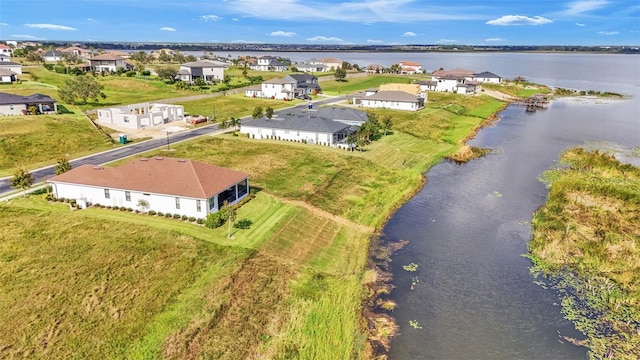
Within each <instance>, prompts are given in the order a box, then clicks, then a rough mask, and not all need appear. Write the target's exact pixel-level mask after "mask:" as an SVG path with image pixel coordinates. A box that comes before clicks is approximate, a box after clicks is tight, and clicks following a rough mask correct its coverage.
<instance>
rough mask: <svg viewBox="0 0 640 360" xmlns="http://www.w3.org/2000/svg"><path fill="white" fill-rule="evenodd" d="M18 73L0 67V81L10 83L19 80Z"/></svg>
mask: <svg viewBox="0 0 640 360" xmlns="http://www.w3.org/2000/svg"><path fill="white" fill-rule="evenodd" d="M16 75H17V74H16V73H14V72H13V71H11V70H8V69H4V68H1V67H0V83H2V84H9V83H12V82H14V81H17V80H18V77H17V76H16Z"/></svg>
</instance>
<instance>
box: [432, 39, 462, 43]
mask: <svg viewBox="0 0 640 360" xmlns="http://www.w3.org/2000/svg"><path fill="white" fill-rule="evenodd" d="M436 42H437V43H438V44H454V43H457V42H458V40H454V39H440V40H438V41H436Z"/></svg>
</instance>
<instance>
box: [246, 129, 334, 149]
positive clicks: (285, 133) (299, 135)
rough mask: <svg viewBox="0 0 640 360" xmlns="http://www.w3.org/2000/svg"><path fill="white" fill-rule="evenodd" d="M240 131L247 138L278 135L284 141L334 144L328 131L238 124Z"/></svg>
mask: <svg viewBox="0 0 640 360" xmlns="http://www.w3.org/2000/svg"><path fill="white" fill-rule="evenodd" d="M240 132H241V133H243V134H247V135H248V136H249V138H253V139H272V138H273V137H274V136H275V138H276V140H277V139H278V137H280V140H284V141H300V142H302V141H306V142H307V143H308V144H320V145H323V144H326V145H329V146H332V145H334V143H333V134H328V133H315V132H311V131H297V130H283V129H268V128H258V127H253V126H244V125H242V126H240Z"/></svg>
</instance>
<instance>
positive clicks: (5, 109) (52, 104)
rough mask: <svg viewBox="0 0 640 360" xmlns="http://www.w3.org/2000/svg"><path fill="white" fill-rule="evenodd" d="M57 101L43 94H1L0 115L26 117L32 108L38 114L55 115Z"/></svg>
mask: <svg viewBox="0 0 640 360" xmlns="http://www.w3.org/2000/svg"><path fill="white" fill-rule="evenodd" d="M56 104H57V100H56V99H53V98H51V97H49V96H47V95H43V94H33V95H29V96H22V95H14V94H7V93H0V115H26V114H27V113H28V111H29V110H30V108H32V109H33V108H35V111H36V112H37V113H38V114H55V113H56V112H57V111H58V108H57V106H56Z"/></svg>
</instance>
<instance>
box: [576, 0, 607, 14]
mask: <svg viewBox="0 0 640 360" xmlns="http://www.w3.org/2000/svg"><path fill="white" fill-rule="evenodd" d="M608 4H609V2H608V1H607V0H579V1H574V2H570V3H569V4H567V10H566V11H565V14H569V15H579V14H582V13H584V12H587V11H592V10H597V9H599V8H601V7H604V6H607V5H608Z"/></svg>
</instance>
